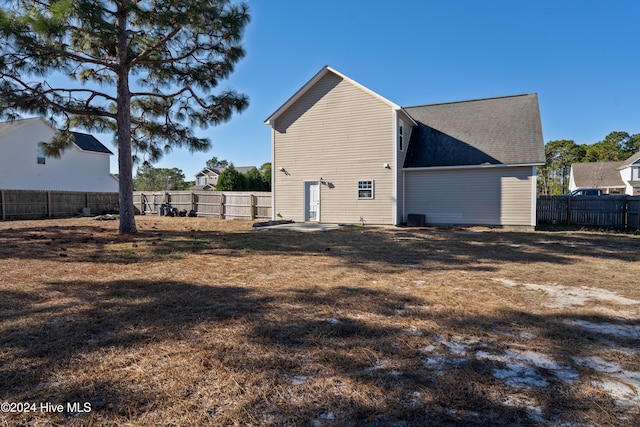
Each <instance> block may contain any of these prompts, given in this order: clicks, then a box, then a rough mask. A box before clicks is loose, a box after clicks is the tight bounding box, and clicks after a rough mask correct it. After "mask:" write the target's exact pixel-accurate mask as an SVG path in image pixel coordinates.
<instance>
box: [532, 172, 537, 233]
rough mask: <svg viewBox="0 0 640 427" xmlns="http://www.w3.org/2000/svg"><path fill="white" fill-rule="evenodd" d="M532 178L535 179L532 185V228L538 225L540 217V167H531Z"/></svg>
mask: <svg viewBox="0 0 640 427" xmlns="http://www.w3.org/2000/svg"><path fill="white" fill-rule="evenodd" d="M531 169H532V171H531V177H532V179H533V183H532V184H531V187H532V188H531V193H532V194H531V226H532V227H535V226H536V225H537V224H536V223H537V217H538V197H537V188H538V167H537V166H531Z"/></svg>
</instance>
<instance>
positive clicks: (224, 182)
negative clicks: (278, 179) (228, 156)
mask: <svg viewBox="0 0 640 427" xmlns="http://www.w3.org/2000/svg"><path fill="white" fill-rule="evenodd" d="M206 168H207V169H216V170H217V171H220V176H219V177H218V183H217V185H216V190H218V191H271V163H269V162H267V163H264V164H263V165H262V166H260V168H259V169H258V168H253V169H250V170H249V171H247V172H245V173H241V172H239V171H238V170H237V169H236V168H235V166H234V165H233V163H229V162H228V161H227V160H218V159H217V158H216V157H213V158H211V159H210V160H207V163H206ZM194 185H195V182H194V181H185V176H184V173H183V172H182V170H181V169H178V168H154V167H153V166H151V165H150V164H147V163H145V164H143V165H142V166H139V167H138V169H137V171H136V176H135V178H133V187H134V190H135V191H181V190H188V189H190V188H191V187H192V186H194Z"/></svg>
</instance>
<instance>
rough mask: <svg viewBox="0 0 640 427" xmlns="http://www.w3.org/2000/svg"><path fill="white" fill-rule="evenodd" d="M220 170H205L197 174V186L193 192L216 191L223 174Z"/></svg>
mask: <svg viewBox="0 0 640 427" xmlns="http://www.w3.org/2000/svg"><path fill="white" fill-rule="evenodd" d="M221 173H222V172H221V170H220V169H209V168H204V169H202V170H201V171H200V172H198V173H197V174H196V185H195V186H193V187H192V188H191V189H192V190H215V189H216V184H217V183H218V177H220V174H221Z"/></svg>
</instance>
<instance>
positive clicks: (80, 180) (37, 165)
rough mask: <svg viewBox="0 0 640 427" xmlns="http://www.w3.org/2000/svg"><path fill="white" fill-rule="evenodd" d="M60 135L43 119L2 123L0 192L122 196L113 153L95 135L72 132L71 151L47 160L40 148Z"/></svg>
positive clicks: (0, 131)
mask: <svg viewBox="0 0 640 427" xmlns="http://www.w3.org/2000/svg"><path fill="white" fill-rule="evenodd" d="M57 132H58V131H57V130H56V129H54V128H53V127H51V125H49V124H48V123H47V122H46V121H45V120H43V119H41V118H30V119H24V120H14V121H11V122H4V123H0V188H1V189H4V190H58V191H85V192H118V190H119V188H118V179H117V178H116V177H115V176H113V175H111V173H110V172H109V159H110V156H111V155H113V153H112V152H111V151H110V150H109V149H108V148H107V147H105V146H104V145H103V144H102V143H101V142H100V141H98V140H97V139H96V138H95V137H93V136H91V135H88V134H85V133H79V132H72V134H73V135H74V139H75V140H74V144H73V145H72V146H71V148H69V149H68V150H66V151H65V152H64V153H63V154H62V156H61V157H60V158H59V159H56V158H52V157H45V155H44V154H43V152H42V150H41V149H40V147H39V145H38V144H39V143H40V142H49V141H51V139H52V138H53V137H54V135H55V134H56V133H57Z"/></svg>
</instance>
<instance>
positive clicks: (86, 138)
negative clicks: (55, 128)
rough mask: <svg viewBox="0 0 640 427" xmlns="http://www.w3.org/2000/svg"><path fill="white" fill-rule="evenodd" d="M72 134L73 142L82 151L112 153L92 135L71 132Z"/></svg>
mask: <svg viewBox="0 0 640 427" xmlns="http://www.w3.org/2000/svg"><path fill="white" fill-rule="evenodd" d="M71 133H72V134H73V136H74V142H75V144H76V145H77V146H78V147H80V149H82V150H84V151H95V152H96V153H107V154H113V153H112V152H111V151H110V150H109V149H108V148H107V147H105V146H104V145H103V144H102V143H101V142H100V141H98V140H97V139H96V138H95V137H94V136H93V135H88V134H86V133H80V132H71Z"/></svg>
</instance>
